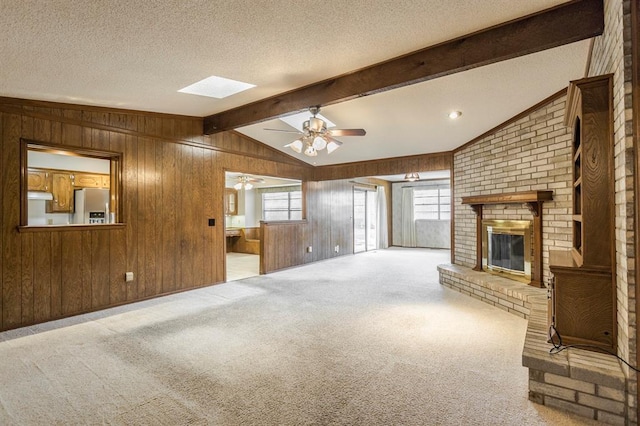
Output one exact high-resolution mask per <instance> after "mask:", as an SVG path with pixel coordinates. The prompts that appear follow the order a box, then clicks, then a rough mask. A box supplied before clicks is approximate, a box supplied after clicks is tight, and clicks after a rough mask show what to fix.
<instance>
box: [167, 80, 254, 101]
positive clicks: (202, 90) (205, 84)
mask: <svg viewBox="0 0 640 426" xmlns="http://www.w3.org/2000/svg"><path fill="white" fill-rule="evenodd" d="M252 87H256V85H255V84H249V83H243V82H241V81H236V80H230V79H228V78H224V77H216V76H215V75H212V76H211V77H207V78H205V79H204V80H200V81H198V82H197V83H193V84H192V85H190V86H187V87H184V88H182V89H180V90H178V92H182V93H189V94H192V95H200V96H208V97H210V98H216V99H222V98H226V97H227V96H231V95H235V94H236V93H240V92H243V91H245V90H247V89H251V88H252Z"/></svg>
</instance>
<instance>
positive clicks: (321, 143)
mask: <svg viewBox="0 0 640 426" xmlns="http://www.w3.org/2000/svg"><path fill="white" fill-rule="evenodd" d="M313 147H314V148H315V149H316V150H317V151H320V150H323V149H325V148H326V147H327V141H326V140H325V138H323V137H322V136H316V137H315V138H314V139H313Z"/></svg>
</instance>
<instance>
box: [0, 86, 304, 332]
mask: <svg viewBox="0 0 640 426" xmlns="http://www.w3.org/2000/svg"><path fill="white" fill-rule="evenodd" d="M21 138H26V139H30V140H35V141H41V142H47V143H53V144H62V145H67V146H77V147H87V148H92V149H98V150H109V151H118V152H122V153H123V166H124V170H123V197H122V200H123V203H124V205H123V216H124V217H123V220H124V222H125V225H124V226H119V227H118V226H113V227H111V226H110V227H108V228H102V229H101V228H98V227H96V228H95V229H89V230H87V229H84V230H74V229H73V228H71V227H64V228H56V229H54V228H51V229H46V230H43V231H40V232H25V231H23V232H19V230H18V226H19V219H20V158H19V157H20V139H21ZM0 158H1V161H0V213H1V217H0V224H1V225H0V226H1V228H0V247H1V256H0V277H1V283H2V287H1V288H2V291H1V294H0V330H6V329H10V328H15V327H19V326H23V325H28V324H33V323H38V322H43V321H47V320H50V319H55V318H61V317H65V316H69V315H74V314H78V313H82V312H89V311H93V310H97V309H103V308H106V307H109V306H115V305H119V304H123V303H127V302H131V301H135V300H141V299H145V298H149V297H154V296H157V295H161V294H167V293H171V292H175V291H180V290H184V289H188V288H195V287H200V286H206V285H211V284H214V283H219V282H222V281H224V255H225V249H224V247H225V246H224V244H225V236H224V213H223V194H224V171H225V170H240V171H245V172H248V173H260V174H265V175H272V176H282V177H288V178H296V179H303V180H304V179H307V177H308V175H309V173H310V170H311V168H310V167H309V166H307V165H305V164H303V163H301V162H299V161H298V160H295V159H293V158H291V157H288V156H286V155H284V154H280V153H279V152H278V151H276V150H273V149H271V148H269V147H266V146H265V145H262V144H258V143H256V142H254V141H252V140H249V139H247V138H244V137H242V136H241V135H239V134H236V133H233V132H229V133H223V134H219V135H214V136H211V137H210V136H206V137H203V136H202V119H199V118H192V117H178V116H169V115H161V114H151V113H139V112H134V111H122V110H111V109H105V108H94V107H86V106H75V105H66V104H54V103H46V102H37V101H26V100H17V99H8V98H0ZM209 218H215V219H216V226H215V227H209V226H208V219H209ZM128 271H130V272H134V274H135V280H134V281H133V282H129V283H125V280H124V273H125V272H128Z"/></svg>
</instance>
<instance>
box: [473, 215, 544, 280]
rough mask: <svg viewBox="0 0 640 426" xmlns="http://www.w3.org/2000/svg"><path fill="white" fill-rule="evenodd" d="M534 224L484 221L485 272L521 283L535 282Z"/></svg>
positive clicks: (517, 221)
mask: <svg viewBox="0 0 640 426" xmlns="http://www.w3.org/2000/svg"><path fill="white" fill-rule="evenodd" d="M531 239H532V238H531V222H530V221H526V220H510V221H506V220H484V221H483V222H482V269H484V270H485V271H487V272H490V273H493V274H497V275H504V276H505V277H506V278H511V279H515V280H518V281H523V282H529V281H531V258H532V247H531Z"/></svg>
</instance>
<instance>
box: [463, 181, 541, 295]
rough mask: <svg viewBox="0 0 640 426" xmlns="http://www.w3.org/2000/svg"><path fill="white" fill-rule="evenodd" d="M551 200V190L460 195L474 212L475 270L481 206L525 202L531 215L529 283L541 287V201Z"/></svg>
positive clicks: (478, 267)
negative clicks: (531, 248) (531, 257)
mask: <svg viewBox="0 0 640 426" xmlns="http://www.w3.org/2000/svg"><path fill="white" fill-rule="evenodd" d="M551 200H553V191H521V192H508V193H503V194H486V195H471V196H469V197H462V204H469V205H470V206H471V208H472V209H473V211H474V212H475V213H476V266H475V268H473V269H474V270H476V271H482V206H484V205H487V204H526V205H527V207H528V208H529V211H531V214H532V215H533V250H534V260H533V265H532V266H533V271H532V277H531V283H530V285H532V286H534V287H542V203H544V202H545V201H551Z"/></svg>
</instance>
